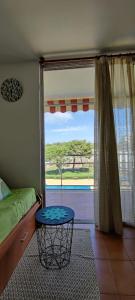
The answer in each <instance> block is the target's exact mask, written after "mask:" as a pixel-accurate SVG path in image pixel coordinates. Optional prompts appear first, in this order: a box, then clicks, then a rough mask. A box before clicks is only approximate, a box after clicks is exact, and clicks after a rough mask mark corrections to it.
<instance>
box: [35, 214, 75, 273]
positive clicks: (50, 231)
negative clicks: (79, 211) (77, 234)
mask: <svg viewBox="0 0 135 300" xmlns="http://www.w3.org/2000/svg"><path fill="white" fill-rule="evenodd" d="M73 224H74V219H72V220H70V221H69V222H68V223H65V224H62V225H53V226H50V225H45V224H42V225H41V226H39V227H38V228H37V242H38V250H39V259H40V262H41V264H42V266H44V267H45V268H47V269H61V268H63V267H65V266H67V265H68V264H69V263H70V256H71V246H72V236H73Z"/></svg>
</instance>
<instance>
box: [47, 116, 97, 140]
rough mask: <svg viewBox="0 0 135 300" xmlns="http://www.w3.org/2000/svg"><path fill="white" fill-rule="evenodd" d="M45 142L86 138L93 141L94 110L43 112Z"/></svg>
mask: <svg viewBox="0 0 135 300" xmlns="http://www.w3.org/2000/svg"><path fill="white" fill-rule="evenodd" d="M44 119H45V122H44V124H45V130H44V131H45V143H46V144H51V143H57V142H59V143H60V142H68V141H72V140H84V139H85V140H87V141H88V142H91V143H93V142H94V111H93V110H89V111H87V112H83V111H78V112H76V113H72V112H66V113H61V112H56V113H54V114H52V113H45V114H44Z"/></svg>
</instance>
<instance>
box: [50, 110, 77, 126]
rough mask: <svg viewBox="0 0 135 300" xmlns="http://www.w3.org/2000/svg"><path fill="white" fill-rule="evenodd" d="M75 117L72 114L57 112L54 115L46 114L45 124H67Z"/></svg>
mask: <svg viewBox="0 0 135 300" xmlns="http://www.w3.org/2000/svg"><path fill="white" fill-rule="evenodd" d="M72 119H73V116H72V113H71V112H66V113H61V112H56V113H54V114H52V113H45V123H46V124H60V123H62V124H63V122H64V123H66V122H68V121H69V120H72Z"/></svg>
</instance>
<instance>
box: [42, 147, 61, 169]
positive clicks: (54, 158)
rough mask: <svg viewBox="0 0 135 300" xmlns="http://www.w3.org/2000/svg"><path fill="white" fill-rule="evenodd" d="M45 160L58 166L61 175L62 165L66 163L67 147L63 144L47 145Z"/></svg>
mask: <svg viewBox="0 0 135 300" xmlns="http://www.w3.org/2000/svg"><path fill="white" fill-rule="evenodd" d="M45 159H46V161H50V162H51V163H54V164H56V166H57V168H58V171H59V173H61V170H62V165H63V163H64V162H65V147H64V145H63V144H62V143H56V144H47V145H46V147H45Z"/></svg>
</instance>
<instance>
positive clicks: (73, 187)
mask: <svg viewBox="0 0 135 300" xmlns="http://www.w3.org/2000/svg"><path fill="white" fill-rule="evenodd" d="M45 188H46V190H87V191H89V190H92V189H93V186H90V185H62V186H61V185H46V186H45Z"/></svg>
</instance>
